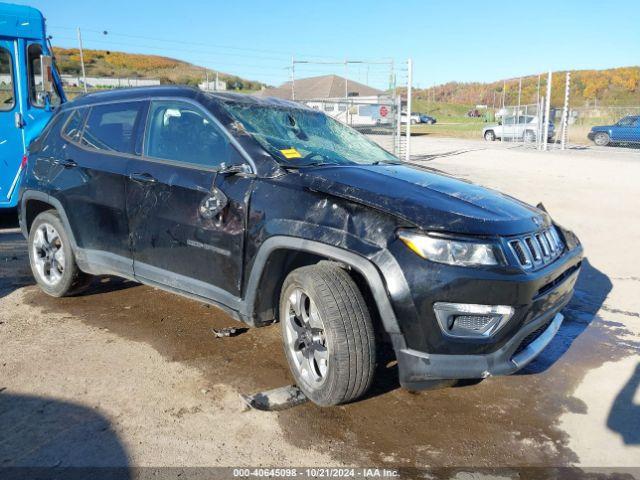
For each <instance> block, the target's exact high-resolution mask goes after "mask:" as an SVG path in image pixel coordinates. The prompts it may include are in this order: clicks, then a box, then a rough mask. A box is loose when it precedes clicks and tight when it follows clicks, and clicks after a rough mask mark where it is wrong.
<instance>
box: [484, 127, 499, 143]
mask: <svg viewBox="0 0 640 480" xmlns="http://www.w3.org/2000/svg"><path fill="white" fill-rule="evenodd" d="M484 139H485V140H486V141H487V142H493V141H494V140H495V139H496V134H495V133H493V130H487V131H486V132H484Z"/></svg>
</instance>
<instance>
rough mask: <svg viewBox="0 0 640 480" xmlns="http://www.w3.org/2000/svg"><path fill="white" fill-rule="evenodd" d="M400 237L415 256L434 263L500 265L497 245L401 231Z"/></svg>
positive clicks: (466, 265)
mask: <svg viewBox="0 0 640 480" xmlns="http://www.w3.org/2000/svg"><path fill="white" fill-rule="evenodd" d="M398 237H399V238H400V240H402V241H403V242H404V244H405V245H406V246H407V247H409V248H410V249H411V250H412V251H413V252H414V253H415V254H417V255H419V256H421V257H422V258H424V259H427V260H431V261H432V262H438V263H447V264H449V265H459V266H465V267H468V266H480V265H498V264H499V261H498V258H497V257H496V248H499V247H498V246H497V245H494V244H492V243H482V242H474V241H467V240H452V239H448V238H442V237H435V236H429V235H422V234H418V233H413V232H409V231H406V230H401V231H399V232H398Z"/></svg>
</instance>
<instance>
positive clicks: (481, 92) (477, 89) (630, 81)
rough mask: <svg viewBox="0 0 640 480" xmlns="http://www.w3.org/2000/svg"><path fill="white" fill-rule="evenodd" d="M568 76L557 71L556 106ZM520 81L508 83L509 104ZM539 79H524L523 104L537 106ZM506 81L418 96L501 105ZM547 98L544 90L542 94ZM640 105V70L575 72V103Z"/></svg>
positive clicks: (455, 86) (450, 85)
mask: <svg viewBox="0 0 640 480" xmlns="http://www.w3.org/2000/svg"><path fill="white" fill-rule="evenodd" d="M565 73H566V72H564V71H561V72H554V73H553V80H552V103H553V104H556V105H559V104H561V103H562V102H563V99H564V85H565ZM546 78H547V75H546V74H542V75H541V84H542V88H543V89H544V88H545V85H546ZM518 80H519V79H518V78H512V79H509V80H507V82H506V90H505V97H506V101H505V103H506V104H511V105H513V104H514V103H516V102H517V100H518ZM537 86H538V76H537V75H531V76H527V77H523V78H522V98H521V102H522V103H523V104H525V103H535V99H536V91H537ZM502 90H503V81H502V80H499V81H495V82H492V83H459V82H449V83H446V84H444V85H437V86H435V87H431V88H427V89H419V90H417V91H415V96H416V98H418V99H421V100H428V101H430V102H434V101H435V102H445V103H453V104H461V105H476V104H485V105H489V106H491V105H493V104H494V98H495V102H496V105H498V104H500V103H501V99H502ZM542 94H543V95H544V91H543V93H542ZM594 103H597V104H598V105H621V106H632V105H640V67H621V68H611V69H608V70H577V71H572V72H571V104H572V105H574V106H582V105H594Z"/></svg>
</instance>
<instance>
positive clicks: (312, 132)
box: [223, 102, 400, 167]
mask: <svg viewBox="0 0 640 480" xmlns="http://www.w3.org/2000/svg"><path fill="white" fill-rule="evenodd" d="M223 105H224V106H225V108H226V109H227V111H228V112H229V113H230V114H231V116H232V117H233V118H234V119H235V120H236V121H237V122H238V123H239V124H240V125H242V127H241V129H244V130H245V131H246V132H247V133H248V134H250V135H251V136H253V138H254V139H255V140H256V141H258V143H260V145H262V147H263V148H264V149H265V150H267V151H268V152H269V153H270V154H271V155H272V156H273V157H274V158H275V159H276V160H277V161H278V163H280V164H281V165H285V166H293V167H296V166H305V165H325V164H330V165H355V164H360V165H376V164H379V163H400V162H399V161H398V159H397V158H396V157H395V156H393V155H392V154H390V153H389V152H387V151H386V150H383V149H382V148H381V147H379V146H378V145H376V144H375V143H374V142H372V141H371V140H369V139H368V138H366V137H365V136H364V135H362V134H360V133H358V132H356V131H355V130H353V129H352V128H350V127H348V126H346V125H344V124H342V123H340V122H338V121H336V120H334V119H332V118H331V117H328V116H327V115H325V114H324V113H321V112H318V111H315V110H311V109H305V108H287V107H275V106H266V105H255V104H248V103H243V102H224V103H223Z"/></svg>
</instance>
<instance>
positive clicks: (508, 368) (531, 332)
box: [396, 305, 564, 390]
mask: <svg viewBox="0 0 640 480" xmlns="http://www.w3.org/2000/svg"><path fill="white" fill-rule="evenodd" d="M562 307H564V305H562V306H561V307H559V308H558V309H556V310H554V311H551V312H548V313H547V314H545V315H543V316H541V317H539V318H537V319H536V320H534V321H532V322H530V323H529V324H528V325H526V326H525V327H524V328H522V330H520V331H519V332H518V333H517V334H516V335H515V336H514V337H513V338H512V339H511V340H510V341H509V342H507V343H506V344H505V345H503V346H502V347H501V348H500V349H499V350H496V351H495V352H493V353H488V354H485V355H481V354H480V355H442V354H435V355H432V354H428V353H423V352H418V351H416V350H411V349H403V350H400V351H397V352H396V356H397V358H398V365H399V370H400V384H401V385H402V386H403V387H404V388H407V389H409V390H421V389H423V388H427V387H428V386H430V385H432V384H433V382H434V380H442V379H473V378H486V377H489V376H492V375H509V374H511V373H515V372H517V371H518V370H520V369H521V368H524V367H525V366H526V365H527V364H528V363H529V362H531V361H532V360H533V359H534V358H536V357H537V356H538V355H539V354H540V353H541V352H542V350H544V348H545V347H546V346H547V345H548V344H549V343H550V342H551V340H553V337H554V336H555V335H556V333H557V332H558V330H559V329H560V325H561V324H562V320H563V318H564V317H563V315H562V314H561V313H559V310H560V309H562ZM529 336H532V337H534V338H532V339H531V340H529V341H528V339H527V337H529Z"/></svg>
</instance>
